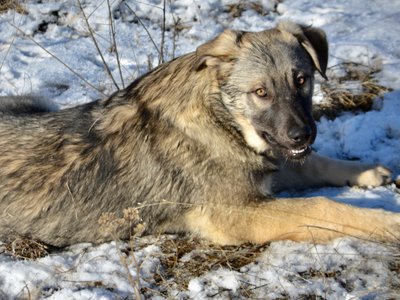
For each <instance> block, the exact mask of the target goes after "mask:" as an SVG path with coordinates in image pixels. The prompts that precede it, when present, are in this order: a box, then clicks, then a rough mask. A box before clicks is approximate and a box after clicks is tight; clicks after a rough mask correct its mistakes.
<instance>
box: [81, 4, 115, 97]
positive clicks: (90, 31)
mask: <svg viewBox="0 0 400 300" xmlns="http://www.w3.org/2000/svg"><path fill="white" fill-rule="evenodd" d="M77 2H78V5H79V9H80V10H81V12H82V15H83V19H84V20H85V23H86V26H87V28H88V30H89V33H90V37H91V38H92V41H93V44H94V46H95V47H96V50H97V52H98V53H99V55H100V58H101V61H102V62H103V66H104V68H105V69H106V71H107V74H108V76H109V77H110V79H111V81H112V82H113V84H114V85H115V87H116V88H117V90H118V91H119V90H120V88H119V86H118V84H117V82H116V81H115V79H114V76H113V75H112V74H111V70H110V68H109V67H108V64H107V63H106V60H105V59H104V56H103V54H102V53H101V50H100V47H99V44H98V43H97V40H96V38H95V37H94V32H93V29H92V27H91V26H90V24H89V19H88V18H87V17H86V14H85V11H84V10H83V7H82V3H81V1H80V0H77Z"/></svg>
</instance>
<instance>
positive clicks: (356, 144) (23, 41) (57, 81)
mask: <svg viewBox="0 0 400 300" xmlns="http://www.w3.org/2000/svg"><path fill="white" fill-rule="evenodd" d="M25 2H26V3H24V4H23V5H22V6H23V7H24V9H25V11H26V14H20V13H17V12H16V11H13V10H9V11H8V12H6V13H2V14H0V78H1V81H0V95H22V94H27V93H28V94H35V95H40V96H43V97H46V98H50V99H53V100H54V102H55V104H56V105H57V106H58V107H59V108H64V107H68V106H73V105H76V104H78V103H83V102H88V101H92V100H95V99H98V98H100V97H103V96H104V94H105V95H107V94H110V93H111V92H112V91H113V90H115V85H114V84H113V83H112V81H111V80H110V77H109V76H108V75H107V73H106V71H105V69H104V67H103V64H102V61H101V58H100V56H99V54H98V52H97V51H96V48H95V47H94V45H93V42H92V40H91V37H90V35H89V31H88V29H87V26H86V24H85V21H84V19H83V18H82V13H81V11H80V8H79V6H78V2H77V1H75V0H66V1H49V0H43V1H25ZM81 2H82V6H83V7H84V11H85V14H86V16H87V17H88V18H89V21H90V24H91V26H92V30H94V32H95V37H96V39H97V41H98V43H99V46H100V48H101V49H102V52H103V55H104V58H105V60H106V61H107V62H108V65H109V68H110V70H111V72H112V74H113V75H114V78H115V79H116V81H117V84H118V85H119V86H120V87H123V86H124V85H125V86H126V84H128V83H129V82H130V81H132V79H133V78H135V77H137V76H138V75H139V74H142V73H144V72H145V71H147V70H148V69H149V68H150V67H152V66H153V67H154V66H156V65H157V64H158V62H159V59H158V57H159V55H158V51H160V41H161V32H162V30H161V27H162V22H161V20H162V15H163V10H162V5H163V2H162V1H161V0H159V1H158V0H143V1H134V0H127V1H123V3H124V4H121V1H116V0H113V1H110V3H111V6H112V15H113V17H114V18H113V21H114V25H115V31H116V41H117V42H116V46H117V50H118V54H119V61H120V62H121V74H122V75H121V76H120V71H119V68H118V63H117V59H116V56H115V54H116V52H115V51H113V50H115V47H113V44H112V42H111V35H112V34H111V33H110V24H109V20H110V18H109V10H108V5H107V3H108V2H107V1H106V0H97V1H96V0H92V1H90V0H85V1H84V0H81ZM166 2H167V5H166V29H167V31H166V34H165V49H164V57H165V59H166V60H169V59H171V58H172V57H173V56H178V55H180V54H183V53H186V52H189V51H193V50H194V49H195V48H196V47H197V46H198V45H200V44H201V43H203V42H205V41H206V40H208V39H210V38H212V37H213V36H215V35H216V34H217V33H218V32H220V31H221V30H222V29H223V28H234V29H243V30H262V29H265V28H268V27H272V26H274V25H275V24H276V22H277V21H279V20H281V19H288V18H289V19H292V20H295V21H299V22H302V23H304V24H309V25H314V26H318V27H321V28H323V29H324V30H325V31H326V32H327V34H328V38H329V41H330V64H329V65H330V66H335V65H338V64H340V63H342V62H347V61H351V62H356V63H360V64H363V65H366V66H371V67H374V68H376V67H379V68H381V71H380V72H379V73H378V74H376V78H377V79H378V80H379V83H380V84H382V85H384V86H386V87H388V88H391V89H393V91H392V92H389V93H387V94H386V95H385V96H384V98H383V100H377V101H376V105H375V107H376V109H374V110H372V111H369V112H366V113H358V114H352V113H345V114H343V115H341V116H340V117H338V118H336V119H335V120H333V121H330V120H327V119H324V118H323V119H321V121H320V122H319V124H318V127H319V136H318V138H317V140H316V142H315V149H317V150H318V151H319V152H320V153H323V154H325V155H328V156H331V157H338V158H347V159H360V160H362V161H365V162H371V163H382V164H384V165H386V166H388V167H390V168H391V169H392V170H393V171H394V175H395V176H398V175H399V174H400V154H399V149H400V48H399V45H400V35H399V28H400V2H399V1H393V0H375V1H358V0H336V1H318V0H290V1H289V0H286V1H283V2H282V3H278V2H280V1H274V0H259V1H252V2H250V1H248V2H246V1H240V2H241V5H242V6H238V5H236V6H233V5H234V4H237V3H238V2H239V1H232V0H223V1H215V0H207V1H199V0H176V1H171V2H172V3H170V1H166ZM235 8H236V9H235ZM144 27H146V28H144ZM150 36H151V38H152V39H150ZM71 70H73V72H72V71H71ZM330 72H333V73H334V72H336V74H337V73H340V72H341V70H340V68H331V70H330ZM121 78H123V79H121ZM83 79H84V80H86V82H85V81H84V80H83ZM90 85H92V86H93V87H92V86H90ZM315 99H318V101H321V99H324V95H323V94H322V92H321V91H320V90H319V89H318V86H317V89H316V95H315ZM302 195H325V196H328V197H330V198H333V199H336V200H338V201H343V202H346V203H351V204H354V205H358V206H363V207H374V208H375V207H379V208H384V209H387V210H391V211H397V212H400V193H399V191H398V190H397V189H396V187H395V185H394V184H393V185H389V186H385V187H378V188H370V189H360V188H347V187H344V188H323V189H318V190H312V191H307V192H303V193H302ZM162 238H163V237H160V238H159V239H162ZM159 239H158V240H159ZM155 240H157V239H155ZM126 248H127V244H125V243H121V244H116V243H106V244H102V245H97V246H92V245H87V244H84V245H82V244H81V245H75V246H73V247H70V248H68V249H65V250H62V251H58V252H53V253H51V254H50V255H49V256H47V257H44V258H40V259H37V260H34V261H24V260H19V259H16V258H14V257H12V256H10V255H8V254H6V253H2V254H0V299H44V298H45V299H131V298H135V294H134V291H133V286H134V285H137V284H138V282H140V286H141V287H142V290H141V291H142V292H143V293H144V294H143V295H147V296H149V295H151V297H152V298H153V299H164V298H168V299H188V298H194V299H205V298H211V297H212V298H213V299H228V298H235V299H236V298H246V297H247V298H258V299H287V298H292V299H298V298H303V299H308V298H309V297H311V298H313V299H316V298H318V299H395V298H398V297H400V296H398V294H400V267H399V264H400V263H399V260H400V258H399V257H398V256H397V257H396V256H395V255H396V253H397V254H398V253H400V252H399V249H398V248H397V249H396V248H392V247H391V246H388V245H380V244H376V243H372V242H367V241H359V240H353V239H349V238H343V239H338V240H336V241H333V242H331V243H329V244H327V245H313V244H306V243H293V242H288V241H282V242H274V243H272V244H271V245H270V246H269V247H266V250H265V251H264V252H263V253H262V254H261V255H260V256H259V257H258V259H257V260H256V261H255V262H253V263H250V264H248V265H246V266H243V267H242V268H240V269H239V270H232V269H230V268H229V267H215V268H213V269H212V271H210V272H207V273H205V274H203V275H201V276H200V277H193V278H187V280H188V286H187V288H186V289H182V288H179V283H176V284H174V283H173V279H171V280H170V282H169V285H168V286H169V288H168V289H165V285H164V287H161V286H160V285H159V282H160V281H159V280H156V276H155V275H156V274H162V264H161V259H160V258H161V257H162V256H163V252H162V248H161V247H160V242H159V241H158V242H154V243H149V244H148V245H147V246H146V247H141V248H137V250H135V251H133V252H132V253H131V254H130V255H129V256H126V253H129V251H127V250H126ZM0 249H2V248H1V246H0ZM185 257H186V258H185ZM184 259H195V258H191V257H190V253H189V254H187V255H186V256H184V257H182V260H183V261H182V263H183V264H184ZM138 269H140V271H138ZM138 272H140V276H139V275H138ZM129 274H130V275H131V276H128V275H129ZM158 276H159V275H158ZM164 281H168V278H165V279H164Z"/></svg>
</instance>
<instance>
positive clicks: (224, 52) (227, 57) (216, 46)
mask: <svg viewBox="0 0 400 300" xmlns="http://www.w3.org/2000/svg"><path fill="white" fill-rule="evenodd" d="M243 34H244V32H242V31H236V30H228V29H226V30H224V31H223V32H222V33H221V34H220V35H218V36H217V37H216V38H214V39H213V40H211V41H209V42H207V43H205V44H203V45H201V46H199V47H198V48H197V50H196V62H195V66H194V68H195V69H196V70H200V69H202V68H204V67H213V66H217V65H219V64H220V63H221V62H231V61H234V60H235V59H236V57H237V55H238V52H239V49H240V43H241V37H242V35H243Z"/></svg>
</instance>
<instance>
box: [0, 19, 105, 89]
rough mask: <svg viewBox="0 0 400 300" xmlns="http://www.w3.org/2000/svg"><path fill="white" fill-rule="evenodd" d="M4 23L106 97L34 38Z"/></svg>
mask: <svg viewBox="0 0 400 300" xmlns="http://www.w3.org/2000/svg"><path fill="white" fill-rule="evenodd" d="M0 18H2V17H1V16H0ZM2 19H3V20H4V21H5V22H7V23H8V24H9V25H10V26H12V27H13V28H15V29H17V31H18V32H20V33H21V34H22V35H23V36H24V37H26V38H27V39H29V40H30V41H31V42H33V43H34V44H35V45H36V46H38V47H39V48H41V49H42V50H43V51H45V52H46V53H47V54H49V55H50V56H51V57H52V58H54V59H55V60H57V61H58V62H59V63H61V64H62V65H63V66H64V67H66V68H67V69H68V70H69V71H70V72H71V73H72V74H74V75H75V76H76V77H78V78H79V79H80V80H82V81H83V82H84V83H86V84H87V85H88V86H89V87H91V88H93V89H94V90H96V91H97V92H99V93H100V94H102V95H103V96H107V95H106V94H105V93H104V92H102V91H101V90H100V89H99V88H98V87H96V86H94V85H93V84H91V83H90V82H89V81H87V80H86V79H85V78H83V77H82V75H80V74H79V73H77V72H76V71H75V70H74V69H72V68H71V67H70V66H68V65H67V64H66V63H65V62H63V61H62V60H61V59H60V58H58V57H57V56H56V55H54V54H53V53H51V52H50V51H49V50H47V49H46V48H45V47H44V46H43V45H41V44H40V43H39V42H37V41H36V40H35V39H34V38H32V37H31V36H29V35H27V34H26V33H25V32H24V31H23V30H22V29H20V28H19V27H18V26H16V25H14V24H13V23H11V22H9V21H8V20H5V19H4V18H2Z"/></svg>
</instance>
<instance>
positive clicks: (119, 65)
mask: <svg viewBox="0 0 400 300" xmlns="http://www.w3.org/2000/svg"><path fill="white" fill-rule="evenodd" d="M107 7H108V20H109V27H110V31H111V40H112V50H113V51H114V52H115V58H116V60H117V65H118V72H119V77H120V79H121V83H122V88H123V89H124V88H125V83H124V77H123V76H122V68H121V60H120V58H119V52H118V46H117V40H116V38H115V36H116V32H115V24H114V22H113V15H112V11H111V4H110V0H107Z"/></svg>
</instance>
